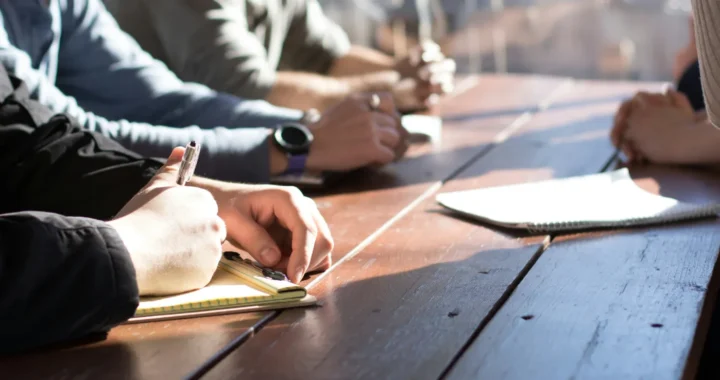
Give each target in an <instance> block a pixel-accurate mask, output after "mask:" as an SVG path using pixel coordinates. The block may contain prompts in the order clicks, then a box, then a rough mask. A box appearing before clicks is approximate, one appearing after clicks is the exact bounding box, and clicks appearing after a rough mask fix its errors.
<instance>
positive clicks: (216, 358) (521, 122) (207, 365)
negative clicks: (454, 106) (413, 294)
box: [186, 78, 575, 379]
mask: <svg viewBox="0 0 720 380" xmlns="http://www.w3.org/2000/svg"><path fill="white" fill-rule="evenodd" d="M461 83H462V82H461ZM474 83H477V80H476V81H474ZM574 85H575V80H574V79H572V78H571V79H567V80H565V81H564V82H563V83H561V84H560V85H558V86H557V87H556V88H555V89H553V90H552V91H551V92H550V94H549V95H548V96H547V97H546V98H545V99H543V100H541V101H540V102H538V105H537V107H535V108H534V109H533V110H531V111H526V112H523V114H522V115H520V116H518V117H517V118H516V119H515V120H514V121H513V122H512V123H510V124H509V125H508V126H507V127H506V128H504V129H503V130H501V131H500V132H499V133H498V134H497V135H496V137H495V138H494V139H493V141H492V142H491V143H490V144H488V145H487V146H486V147H485V148H483V149H481V150H480V152H478V153H477V154H476V155H474V156H472V157H471V158H470V159H469V160H468V161H467V162H465V163H463V164H462V165H460V167H459V168H458V169H457V170H455V171H453V172H452V173H450V174H449V175H448V176H447V177H446V178H445V179H443V180H441V181H438V182H436V183H434V184H433V185H432V186H430V188H428V190H426V191H425V192H423V193H422V194H421V195H420V196H418V198H416V199H415V200H413V201H412V202H411V203H410V204H408V205H407V206H406V207H405V208H403V209H402V210H400V212H398V213H397V214H396V215H395V216H393V217H392V218H391V219H390V220H388V221H387V222H386V223H384V224H383V225H382V226H381V227H380V228H378V230H376V231H375V232H374V233H372V234H370V235H369V236H368V237H367V238H365V239H364V240H363V241H362V242H360V244H358V245H357V246H356V247H355V248H354V249H353V250H352V251H351V252H350V253H348V254H347V255H345V256H344V257H343V258H342V259H341V260H339V261H338V262H337V263H335V264H333V266H332V267H330V269H328V270H327V271H325V272H323V273H322V274H321V275H320V276H318V277H317V278H316V279H314V280H313V281H312V282H310V283H309V284H308V285H307V286H306V288H307V289H312V288H313V287H314V286H315V285H317V284H318V283H319V281H320V280H321V279H324V278H325V277H327V276H328V275H330V274H331V272H332V271H333V270H334V269H335V268H337V267H338V266H339V265H340V264H342V263H343V262H346V261H347V260H349V259H350V258H352V257H354V256H356V255H357V254H358V253H360V252H362V250H363V249H364V248H366V247H367V246H368V245H370V244H371V243H372V242H374V241H375V240H376V239H377V238H378V237H379V236H380V235H381V234H382V233H383V232H384V231H386V230H387V229H389V228H390V227H392V225H394V224H395V223H396V222H397V221H399V220H400V219H402V218H403V217H404V216H405V215H407V214H408V213H409V212H410V211H412V210H413V209H414V208H415V207H416V206H417V205H418V204H420V203H422V201H424V200H426V199H427V198H428V197H430V196H432V195H433V194H435V193H436V192H437V191H438V190H439V189H440V188H441V187H442V185H443V184H445V183H446V182H448V181H450V180H452V179H453V178H454V177H455V176H457V175H458V174H459V173H461V172H462V171H463V170H464V169H466V168H467V167H468V166H470V165H472V164H473V163H474V162H476V161H477V160H479V159H481V158H482V157H483V156H485V155H487V154H488V153H490V152H491V151H492V150H493V149H494V148H495V147H497V146H498V145H500V144H501V143H503V142H505V141H506V140H507V139H508V138H510V136H512V135H513V134H514V133H516V132H517V131H519V130H520V129H521V128H522V127H524V126H525V125H526V124H527V123H528V122H529V121H530V120H532V116H534V115H535V114H536V113H538V112H541V111H543V110H547V109H548V108H549V107H550V106H551V105H552V104H553V102H554V101H555V100H556V99H557V98H559V97H560V96H562V95H563V94H564V93H565V92H567V91H569V90H570V89H572V88H573V87H574ZM468 89H469V88H468ZM468 89H465V90H464V91H466V90H468ZM464 91H463V92H464ZM548 242H549V241H548ZM543 250H544V247H541V249H540V250H539V252H540V251H543ZM536 255H537V253H536ZM538 257H539V256H538ZM535 260H536V259H535ZM535 260H532V262H533V263H534V262H535ZM527 269H528V270H529V269H530V268H529V267H528V268H527ZM518 283H519V282H518ZM512 289H514V287H513V288H512ZM508 296H509V294H508ZM501 306H502V304H500V305H498V306H497V307H498V308H499V307H501ZM280 313H281V311H277V310H276V311H272V312H270V313H269V314H268V315H266V316H265V317H263V318H262V319H260V320H259V321H258V322H257V323H255V324H254V325H253V326H251V327H250V328H249V330H248V332H245V333H243V334H242V335H241V336H239V337H238V338H236V339H234V340H233V341H232V342H230V343H229V344H228V345H227V346H225V347H223V349H222V350H220V351H219V352H218V353H216V354H215V355H213V356H212V357H211V358H210V359H208V360H207V361H205V362H204V363H203V364H202V365H201V366H200V367H199V368H197V369H196V370H195V371H193V372H191V373H190V374H189V375H188V376H187V377H186V379H199V378H201V377H202V376H203V375H205V374H206V373H207V372H209V371H210V370H211V369H212V368H213V367H214V366H215V365H217V364H218V363H219V362H220V361H222V359H224V358H225V357H227V356H228V355H229V354H230V353H231V352H232V351H233V350H235V349H237V348H238V347H240V346H241V345H242V344H243V343H245V342H247V341H248V340H250V339H251V338H252V337H253V336H255V335H256V334H257V333H259V332H260V331H261V330H262V328H263V327H264V326H265V325H267V324H268V323H270V322H272V321H273V320H274V319H275V318H277V317H278V316H279V315H280ZM492 315H494V313H492V314H490V315H489V316H488V318H486V320H487V321H489V320H490V319H491V318H490V317H491V316H492ZM486 320H484V322H486ZM483 326H484V325H483ZM480 330H481V329H480ZM477 333H478V334H479V333H480V331H477ZM473 340H474V339H470V340H469V341H468V342H467V345H469V344H470V343H471V342H472V341H473ZM459 357H460V356H458V357H457V358H454V359H453V362H454V361H456V360H457V359H458V358H459ZM451 368H452V367H451V366H448V367H447V368H446V370H445V371H444V372H443V374H446V373H447V372H448V371H449V370H450V369H451Z"/></svg>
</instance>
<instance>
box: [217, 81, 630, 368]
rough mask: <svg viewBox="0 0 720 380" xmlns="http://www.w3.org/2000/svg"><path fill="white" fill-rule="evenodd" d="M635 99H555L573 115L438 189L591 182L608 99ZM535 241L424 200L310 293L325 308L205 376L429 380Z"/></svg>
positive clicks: (555, 117) (550, 114)
mask: <svg viewBox="0 0 720 380" xmlns="http://www.w3.org/2000/svg"><path fill="white" fill-rule="evenodd" d="M636 89H637V85H635V87H633V86H628V85H624V84H621V85H618V86H616V87H613V86H612V85H609V86H606V85H596V84H593V83H585V82H583V83H578V84H577V85H576V86H574V87H573V88H572V89H570V91H569V92H568V93H567V94H565V95H564V96H561V97H560V98H559V99H558V102H559V104H568V103H571V104H572V106H570V105H568V106H567V107H564V108H562V109H558V110H553V108H552V107H551V108H550V111H546V112H542V113H541V114H539V115H537V117H536V118H533V119H529V122H527V123H526V124H523V125H519V126H517V128H518V129H517V130H516V131H515V133H514V134H512V135H510V136H509V137H508V138H507V139H506V140H504V141H502V142H500V143H498V144H497V145H496V146H494V148H493V149H492V150H490V151H489V152H488V153H487V154H486V155H484V156H482V157H481V158H479V159H478V160H477V161H476V162H474V163H473V164H472V165H470V166H469V167H468V168H467V169H466V170H464V171H462V172H461V173H459V175H458V176H457V178H456V179H453V180H451V181H450V182H448V183H447V184H446V186H444V187H443V188H442V190H443V191H445V190H448V191H450V190H461V189H470V188H476V187H481V186H492V185H502V184H509V183H517V182H526V181H531V180H541V179H548V178H553V177H558V176H563V177H564V176H570V175H576V174H587V173H594V172H597V171H598V170H600V169H602V168H603V167H604V166H605V164H606V163H607V162H608V160H609V159H610V157H611V156H612V154H613V149H612V147H611V146H610V144H609V143H608V142H607V132H608V129H609V127H610V124H609V122H610V120H611V118H612V115H613V113H614V111H615V108H616V104H617V101H618V99H620V98H621V97H622V96H627V95H629V94H631V93H632V92H633V91H634V90H636ZM598 99H602V100H598ZM546 113H547V115H546ZM598 132H601V133H598ZM542 239H543V237H529V238H519V237H517V236H513V235H508V234H504V233H503V232H501V231H497V230H491V229H488V228H485V227H482V226H479V225H477V224H474V223H470V222H467V221H464V220H461V219H457V218H454V217H450V216H447V215H446V214H445V213H444V212H442V211H441V210H440V209H439V207H438V206H437V205H436V204H435V202H434V200H433V199H426V200H425V201H423V202H422V203H421V204H420V205H419V206H418V207H416V208H415V209H414V210H412V211H410V212H409V213H408V214H407V215H406V216H405V217H404V218H402V219H401V220H399V221H398V222H397V223H395V224H394V225H393V226H391V227H390V228H389V229H388V231H387V232H386V233H384V234H383V235H381V236H380V237H379V238H378V239H377V240H376V241H374V242H373V243H372V244H370V245H369V246H368V247H367V248H366V249H364V250H363V251H362V252H360V253H359V254H358V255H357V256H355V257H353V258H351V259H349V260H347V261H345V262H344V263H343V264H342V265H340V266H336V267H335V268H333V270H332V271H331V272H330V273H329V275H327V276H326V277H325V278H324V279H323V280H322V281H320V282H318V283H317V284H316V286H315V287H314V288H313V289H312V292H313V293H314V294H316V295H317V296H318V297H319V298H320V299H321V300H322V302H323V307H322V308H319V309H313V310H294V311H286V312H283V313H282V314H281V315H280V316H279V317H278V318H277V319H276V320H274V321H273V322H271V323H270V324H268V325H267V326H265V327H264V328H263V329H262V330H261V331H260V332H259V333H258V334H257V335H256V336H255V337H254V338H253V339H251V340H249V341H248V342H246V343H245V344H243V345H242V346H240V347H239V348H238V349H237V350H236V351H234V352H233V353H232V354H231V355H230V356H228V357H227V358H226V359H225V360H223V361H222V362H220V364H218V365H217V366H216V367H215V368H213V369H212V370H211V371H210V372H209V373H208V375H207V377H208V378H210V379H231V378H246V377H257V378H321V379H324V378H343V379H352V378H412V379H425V378H438V377H439V376H440V375H441V374H442V373H443V372H444V371H445V369H446V368H447V367H448V366H449V365H450V363H451V362H452V361H453V359H454V358H455V355H457V354H458V352H459V351H460V350H461V349H462V348H463V346H464V345H465V344H466V343H467V342H468V341H469V340H470V339H471V337H472V335H473V333H474V332H475V331H476V329H478V327H479V326H481V325H482V324H483V323H484V321H485V320H486V318H487V317H488V316H490V315H491V314H492V312H493V310H494V308H495V307H497V306H499V302H500V301H501V300H502V299H503V298H504V296H505V293H506V292H507V291H508V290H510V289H512V287H513V283H514V281H515V280H516V278H518V275H519V274H521V273H522V272H523V271H524V270H525V269H526V268H528V267H529V265H530V264H531V263H532V258H533V256H534V255H535V253H536V252H538V250H539V248H540V247H541V241H542Z"/></svg>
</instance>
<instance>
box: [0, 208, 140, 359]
mask: <svg viewBox="0 0 720 380" xmlns="http://www.w3.org/2000/svg"><path fill="white" fill-rule="evenodd" d="M0 263H2V264H1V265H0V320H1V321H3V323H2V324H0V336H2V337H3V339H0V352H3V353H9V352H18V351H24V350H28V349H33V348H37V347H39V346H43V345H47V344H53V343H59V342H62V341H67V340H73V339H79V338H82V337H84V336H86V335H88V334H91V333H98V332H105V331H108V330H109V329H110V328H111V327H113V326H114V325H116V324H118V323H121V322H123V321H125V320H127V319H128V318H130V317H131V316H132V315H133V313H134V312H135V308H136V307H137V304H138V288H137V284H136V281H135V270H134V269H133V264H132V261H131V259H130V256H129V254H128V251H127V250H126V249H125V247H124V245H123V242H122V240H121V239H120V237H119V235H118V234H117V232H116V231H115V230H114V229H113V228H112V227H110V226H109V225H108V224H106V223H103V222H100V221H97V220H93V219H86V218H74V217H73V218H71V217H64V216H60V215H57V214H48V213H43V212H22V213H16V214H4V215H0Z"/></svg>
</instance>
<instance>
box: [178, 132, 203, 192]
mask: <svg viewBox="0 0 720 380" xmlns="http://www.w3.org/2000/svg"><path fill="white" fill-rule="evenodd" d="M199 157H200V144H198V143H196V142H195V141H190V143H189V144H187V146H186V147H185V154H183V158H182V162H181V163H180V170H178V176H177V184H178V185H180V186H184V185H185V184H186V183H187V182H188V181H189V180H190V178H192V176H193V174H194V173H195V166H196V165H197V162H198V158H199Z"/></svg>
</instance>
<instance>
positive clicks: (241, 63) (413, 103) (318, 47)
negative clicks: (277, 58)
mask: <svg viewBox="0 0 720 380" xmlns="http://www.w3.org/2000/svg"><path fill="white" fill-rule="evenodd" d="M296 3H297V6H298V11H297V14H296V16H295V17H294V19H293V21H292V25H290V31H289V33H288V35H289V36H290V37H289V38H291V39H292V40H289V41H286V46H285V48H284V51H283V56H282V61H283V62H287V63H288V65H291V66H292V69H291V70H290V71H280V72H277V71H276V70H274V68H271V67H269V65H268V57H267V52H266V50H265V48H264V46H263V44H262V42H261V41H260V40H258V38H257V36H256V35H255V34H253V33H252V32H251V31H250V30H249V26H248V23H247V19H246V17H245V15H246V12H247V10H246V7H245V1H244V0H234V1H224V2H219V1H206V0H145V1H144V5H145V8H147V11H148V12H149V13H150V16H151V18H152V22H153V26H154V29H155V31H156V32H157V35H158V37H159V40H160V42H161V44H162V46H163V47H164V53H165V55H166V57H167V59H168V61H169V62H168V63H169V66H170V67H171V68H172V69H173V70H175V72H177V73H178V75H179V76H180V77H181V78H183V79H184V80H189V81H194V82H199V83H204V84H207V85H208V86H210V87H211V88H213V89H216V90H218V91H224V92H227V93H231V94H235V95H237V96H241V97H247V98H253V99H265V100H268V101H269V102H271V103H273V104H277V105H281V106H287V107H293V108H299V109H308V108H318V109H320V110H323V109H325V108H327V107H328V106H330V105H332V104H334V103H337V102H338V101H340V100H341V99H343V98H345V97H346V96H347V95H348V94H351V93H356V92H369V91H391V90H392V91H393V92H394V93H395V95H396V96H395V98H396V103H398V105H399V106H400V107H401V108H418V107H422V106H423V104H422V102H423V99H418V96H416V92H415V88H414V87H413V86H412V83H409V84H407V85H405V86H402V87H398V88H396V84H397V83H398V82H399V81H400V76H399V75H398V73H397V72H396V71H395V70H393V69H392V67H390V66H392V65H391V64H390V61H389V60H387V58H388V57H386V56H384V55H383V54H381V53H377V52H372V54H370V55H367V54H365V53H367V51H368V50H369V49H365V48H353V49H350V45H349V42H348V39H347V36H346V35H345V33H344V32H343V31H342V29H341V28H340V27H339V26H338V25H336V24H335V23H333V22H331V21H330V20H329V19H327V18H326V17H325V15H324V14H323V13H322V10H321V9H320V7H319V5H318V4H317V2H316V1H308V2H307V4H305V3H304V2H300V1H298V2H296ZM305 5H306V6H305ZM169 15H172V16H169ZM360 66H363V67H364V69H363V70H360V71H358V70H359V67H360ZM378 70H381V71H378ZM367 71H372V73H370V74H367V75H365V74H366V72H367ZM328 74H329V75H337V76H342V78H333V77H331V76H329V75H328ZM420 95H422V94H420ZM419 97H420V98H422V96H419ZM403 106H404V107H403Z"/></svg>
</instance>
